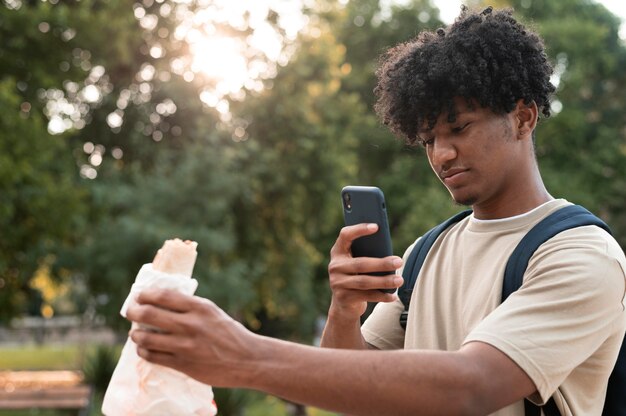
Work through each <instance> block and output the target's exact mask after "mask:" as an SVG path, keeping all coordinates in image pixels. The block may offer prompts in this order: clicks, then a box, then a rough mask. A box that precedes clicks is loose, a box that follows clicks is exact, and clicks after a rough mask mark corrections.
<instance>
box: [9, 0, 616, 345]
mask: <svg viewBox="0 0 626 416" xmlns="http://www.w3.org/2000/svg"><path fill="white" fill-rule="evenodd" d="M21 3H22V7H21V8H18V9H17V10H11V9H10V8H9V7H8V6H7V5H8V4H9V3H8V2H4V3H3V5H2V6H0V37H1V38H2V39H3V42H2V44H1V45H0V74H1V75H0V105H1V106H2V108H3V109H5V116H4V117H3V118H1V119H0V128H2V131H3V132H4V133H3V135H2V137H1V138H0V202H1V203H0V229H1V231H2V238H1V239H0V285H2V289H3V290H1V291H0V305H2V306H1V307H0V318H2V319H5V320H6V319H8V318H10V317H11V316H13V315H15V314H16V313H19V312H23V311H24V310H25V309H26V307H27V305H28V303H29V302H30V303H31V306H32V307H33V308H35V306H36V301H35V300H36V293H32V292H31V291H30V289H29V282H30V280H31V278H32V276H33V274H34V272H35V271H36V270H37V269H38V268H39V267H40V266H41V265H46V266H47V265H50V266H51V267H52V269H51V270H52V274H53V277H54V278H55V279H65V280H67V281H71V282H73V283H74V284H73V287H76V288H80V287H83V288H84V289H83V290H82V291H79V290H76V291H75V293H74V297H75V299H76V301H77V309H78V310H79V311H85V310H89V309H90V308H92V307H95V310H96V312H97V313H98V314H101V315H103V316H105V317H106V318H107V319H108V321H109V322H110V323H112V324H116V325H126V323H124V321H122V320H121V318H120V317H119V314H118V311H119V308H120V306H121V304H122V302H123V300H124V298H125V297H126V295H127V294H128V290H129V288H130V285H131V283H132V281H133V279H134V276H135V274H136V272H137V270H138V269H139V268H140V267H141V265H142V264H143V263H146V262H149V261H150V260H151V258H152V257H153V255H154V253H155V252H156V250H157V249H158V247H159V246H160V245H161V244H162V242H163V240H165V239H167V238H172V237H181V238H186V239H193V240H196V241H198V243H199V247H198V249H199V256H198V261H197V265H196V269H195V272H194V276H195V277H196V278H197V279H198V280H199V281H200V286H199V290H198V294H199V295H202V296H207V297H210V298H211V299H213V300H214V301H216V302H217V303H218V304H219V305H221V306H223V307H224V308H225V309H226V310H227V311H228V312H229V313H231V314H232V315H234V316H235V317H237V318H238V319H240V320H242V321H243V322H245V323H246V324H247V325H248V326H249V327H250V328H252V329H254V330H256V331H258V332H260V333H264V334H269V335H273V336H279V337H284V338H292V339H298V340H306V341H309V340H310V339H311V338H312V335H313V331H314V327H315V320H316V318H317V317H318V316H320V315H323V314H324V313H325V311H326V308H327V306H328V300H329V296H328V295H329V293H328V287H327V272H326V265H327V262H328V252H329V249H330V247H331V246H332V244H333V242H334V240H335V238H336V235H337V232H338V230H339V229H340V227H341V225H342V220H341V208H340V207H341V205H340V200H339V197H338V195H339V191H340V189H341V188H342V187H343V186H344V185H347V184H368V185H377V186H380V187H381V188H383V190H384V191H385V194H386V197H387V205H388V208H389V214H390V223H391V227H392V235H393V238H394V247H395V252H396V254H402V251H403V250H404V249H405V248H406V247H407V246H408V245H409V244H411V243H412V242H413V241H414V239H415V238H416V237H417V236H419V235H420V234H421V233H423V232H424V231H425V230H426V229H428V228H430V227H431V226H432V225H433V224H435V223H437V222H439V221H441V220H442V219H444V218H446V217H448V216H449V215H450V214H452V213H453V212H455V211H457V210H458V209H459V208H458V207H455V206H454V205H453V204H452V203H451V201H450V197H449V195H448V193H447V191H446V190H445V188H444V187H443V186H442V185H441V184H440V183H439V181H438V180H437V178H436V177H435V175H433V174H432V172H431V169H430V167H429V165H428V162H427V160H426V157H425V156H424V155H423V154H422V151H421V149H415V148H407V147H406V146H404V144H403V143H401V142H400V141H398V140H397V139H394V138H393V137H391V135H390V133H389V132H387V130H386V129H384V128H383V127H382V126H380V124H379V122H378V120H377V119H376V117H375V115H374V114H373V110H372V108H371V107H372V105H373V103H374V100H375V97H374V95H373V93H372V90H373V88H374V86H375V77H374V70H375V68H376V62H377V60H378V56H379V55H380V53H382V52H383V51H384V50H385V49H386V48H388V47H390V46H392V45H394V44H396V43H398V42H402V41H405V40H408V39H410V38H412V37H414V36H415V35H416V34H417V33H418V32H420V31H421V30H423V29H434V28H436V27H438V26H441V25H442V23H441V21H440V20H439V13H438V10H437V9H436V8H434V7H433V6H432V5H431V4H430V2H429V1H427V0H413V1H410V2H401V3H398V4H396V3H391V4H390V3H389V2H381V1H379V0H363V1H351V2H348V3H347V4H345V5H343V4H342V3H341V2H336V1H326V0H319V1H316V2H312V3H308V8H307V9H306V14H307V17H308V24H307V25H306V27H305V28H304V29H303V30H302V31H301V33H300V34H299V36H298V38H297V39H296V40H295V41H294V42H293V44H291V45H290V47H289V48H288V49H289V50H290V51H291V56H290V59H289V62H283V61H281V62H282V63H281V65H278V66H277V67H276V68H277V71H276V75H275V76H273V77H271V78H270V79H266V80H265V81H264V86H265V87H264V89H262V90H260V91H259V90H257V89H253V88H246V89H244V91H243V92H244V93H245V94H243V95H245V99H241V98H237V99H234V98H232V97H231V98H229V97H228V96H227V97H225V99H226V100H227V101H228V103H229V110H230V112H229V114H228V115H227V116H226V115H225V114H224V112H223V111H222V112H221V113H220V112H218V111H216V110H215V109H214V108H211V107H209V106H207V105H206V104H204V103H203V101H202V100H200V97H199V92H200V91H201V90H206V91H209V90H211V89H212V88H213V89H214V88H215V87H216V86H215V83H216V80H215V79H212V78H210V77H207V76H203V75H201V74H196V75H195V77H194V79H193V80H190V78H189V77H187V78H185V75H184V74H183V73H182V72H181V71H178V72H176V71H173V70H172V62H173V61H174V60H175V59H177V58H180V59H182V61H184V60H185V59H187V57H188V54H189V45H187V44H186V43H185V42H184V41H183V40H181V39H180V38H179V37H177V36H174V33H175V31H176V28H177V26H178V25H179V24H180V21H178V20H177V13H176V12H171V13H169V14H168V13H165V12H163V11H164V10H165V9H163V7H174V6H176V5H180V4H179V2H158V1H157V2H154V1H148V0H146V1H143V2H137V3H135V4H134V5H130V4H129V3H128V2H125V1H123V0H109V1H96V0H81V1H80V2H60V3H59V4H52V3H51V2H38V1H30V2H25V1H22V2H21ZM187 3H188V4H186V5H185V6H184V7H185V8H186V10H188V11H189V12H190V13H191V12H193V11H194V10H195V9H196V8H197V7H199V4H198V3H196V2H187ZM472 3H475V4H479V3H481V2H479V1H473V2H472ZM11 4H15V2H11ZM495 4H496V5H499V6H502V5H506V4H511V5H512V6H514V8H515V9H516V10H517V13H518V14H519V15H521V16H522V18H523V20H526V21H529V22H531V24H532V25H533V26H534V27H536V28H537V29H539V30H540V32H541V33H542V34H543V36H544V37H545V39H546V42H547V44H548V52H549V54H550V57H551V59H552V60H553V61H554V62H555V63H557V64H558V65H557V68H558V71H559V75H560V78H559V81H560V82H559V88H558V91H557V99H558V100H559V102H560V103H561V104H562V111H560V112H558V113H557V112H556V111H555V114H554V116H553V117H552V119H550V120H546V121H542V122H541V124H540V126H539V129H538V135H537V136H538V140H537V153H538V156H539V160H540V163H541V166H542V170H543V172H544V177H545V180H546V182H547V184H548V186H549V190H550V191H551V192H552V194H553V195H555V196H558V197H560V196H563V197H566V198H568V199H570V200H572V201H574V202H578V203H583V204H584V205H586V206H588V207H589V208H590V209H592V210H594V211H596V212H598V213H599V214H601V215H602V216H603V217H604V218H605V219H606V220H607V221H608V222H609V223H610V224H611V225H612V226H613V228H614V230H615V234H616V235H617V237H618V239H619V240H620V241H621V242H622V243H624V242H625V241H626V214H625V213H624V210H623V204H624V201H625V200H626V183H625V181H626V179H624V178H626V172H625V170H626V163H624V162H625V160H624V159H625V158H626V150H625V149H626V147H625V145H624V143H625V139H626V138H625V131H624V128H623V125H624V120H623V108H624V107H625V103H624V100H625V99H626V98H625V97H624V94H623V91H624V90H625V88H626V75H624V73H623V71H621V70H620V68H623V66H624V64H625V63H626V62H625V61H626V51H625V48H624V44H623V42H622V41H620V40H619V38H618V37H617V31H618V24H619V22H618V20H617V19H616V18H615V17H614V16H612V15H611V14H610V13H609V12H607V11H606V9H604V8H603V7H602V6H599V5H597V4H595V3H589V2H587V1H585V0H567V1H562V2H548V1H539V0H534V1H532V2H528V1H521V0H520V1H517V0H516V1H511V2H505V1H498V2H495ZM176 7H178V6H176ZM181 7H182V6H181ZM172 10H173V9H172ZM141 15H149V16H152V17H153V24H152V23H151V24H150V25H148V26H150V27H149V28H148V26H146V25H144V26H145V27H142V22H141V21H140V20H138V18H137V17H136V16H141ZM249 18H250V16H247V17H244V20H245V19H249ZM266 18H267V20H268V21H269V22H270V23H271V24H272V25H273V26H274V27H275V28H277V30H278V32H279V33H282V35H285V32H284V31H282V32H281V30H282V29H280V27H279V24H278V22H279V21H280V17H279V16H278V15H276V13H273V12H272V13H270V14H269V15H268V16H267V17H266ZM214 23H215V24H214V27H215V30H217V31H221V32H222V33H225V34H228V35H229V36H234V37H239V38H241V39H246V37H247V36H249V35H250V33H251V31H252V28H251V27H247V26H245V25H243V26H241V25H240V26H238V27H231V26H229V24H228V22H226V21H220V22H217V21H216V22H214ZM155 46H158V47H159V48H160V50H162V51H163V55H160V54H158V53H157V54H154V53H152V54H151V50H152V48H153V47H155ZM245 55H246V58H247V59H249V60H255V62H256V63H257V64H258V63H259V62H261V63H267V64H269V65H270V66H271V65H272V62H264V61H263V59H264V58H263V57H262V56H261V54H260V53H259V52H258V51H255V50H254V49H253V48H252V47H250V49H249V50H247V51H246V52H245ZM209 58H210V57H209ZM215 59H218V57H215ZM182 61H181V62H182ZM94 71H95V72H94ZM143 71H146V74H148V75H142V73H143ZM89 86H97V88H98V91H99V95H98V96H97V97H96V98H94V99H91V100H87V99H85V97H84V94H83V93H82V92H81V91H83V89H85V88H87V87H89ZM59 95H60V97H61V98H62V99H63V100H66V102H67V104H68V105H73V106H76V108H77V109H79V110H80V111H79V112H78V114H79V117H78V119H77V120H75V119H72V117H71V115H68V114H65V115H62V116H63V117H64V119H65V120H66V121H67V120H70V125H71V126H72V127H71V128H70V129H68V130H65V132H64V133H63V134H60V135H52V134H51V133H50V132H48V122H49V120H50V118H51V117H52V112H51V111H52V110H51V108H53V107H54V105H52V104H50V103H51V102H52V101H55V99H56V98H54V97H57V98H58V96H59ZM51 97H52V98H51ZM164 106H165V107H164ZM163 108H166V110H163ZM111 114H114V115H117V116H118V117H119V120H120V122H119V123H117V124H116V123H111V122H110V117H111ZM75 118H76V117H75ZM57 121H58V120H57ZM120 123H121V124H120ZM94 156H98V158H97V160H98V163H96V162H94ZM100 162H101V163H100ZM79 173H80V175H79ZM81 176H82V177H81ZM89 178H91V179H89ZM33 305H34V306H33Z"/></svg>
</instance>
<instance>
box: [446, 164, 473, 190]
mask: <svg viewBox="0 0 626 416" xmlns="http://www.w3.org/2000/svg"><path fill="white" fill-rule="evenodd" d="M468 171H469V169H464V168H454V169H448V170H446V171H442V172H441V173H440V174H439V177H440V178H441V180H442V181H443V183H444V184H446V185H447V186H456V185H459V184H460V182H461V181H463V178H464V177H465V176H467V172H468Z"/></svg>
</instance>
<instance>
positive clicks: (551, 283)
mask: <svg viewBox="0 0 626 416" xmlns="http://www.w3.org/2000/svg"><path fill="white" fill-rule="evenodd" d="M568 204H569V203H568V202H567V201H565V200H562V199H561V200H552V201H549V202H547V203H545V204H543V205H542V206H540V207H538V208H536V209H534V210H533V211H531V212H529V213H526V214H523V215H520V216H516V217H512V218H505V219H500V220H492V221H481V220H477V219H475V218H474V217H473V215H470V216H469V217H467V218H465V219H464V220H462V221H461V222H459V223H457V224H455V225H454V226H452V227H451V228H450V229H449V230H447V231H446V232H444V234H442V235H441V236H440V237H439V238H438V239H437V241H436V243H435V244H434V245H433V247H432V248H431V250H430V252H429V254H428V256H427V258H426V261H425V262H424V265H423V267H422V270H421V272H420V275H419V278H418V279H417V283H416V286H415V289H414V291H413V294H412V297H411V306H410V309H409V315H408V323H407V330H406V336H405V332H404V330H403V329H402V328H401V327H400V324H399V321H398V317H399V315H400V313H401V312H402V311H403V309H404V308H403V305H402V303H401V302H400V301H399V300H398V301H395V302H392V303H379V304H378V305H377V306H376V308H375V309H374V311H373V313H372V314H371V315H370V317H369V318H368V319H367V321H366V322H365V323H364V324H363V327H362V333H363V336H364V338H365V340H366V341H367V342H368V343H370V344H372V345H373V346H375V347H377V348H380V349H400V348H406V349H430V350H445V351H456V350H458V349H459V348H461V346H462V345H464V344H466V343H468V342H473V341H480V342H485V343H487V344H490V345H492V346H494V347H496V348H498V349H499V350H500V351H502V352H504V353H505V354H507V355H508V356H509V357H510V358H511V359H512V360H513V361H515V362H516V363H517V364H518V365H519V366H520V367H521V368H522V369H523V370H524V371H525V372H526V373H527V374H528V376H529V377H530V378H531V379H532V380H533V382H534V383H535V385H536V387H537V391H538V395H536V394H535V395H533V396H532V397H530V399H531V400H533V401H534V402H536V403H538V404H543V403H545V402H546V401H547V400H548V399H549V397H550V396H551V395H552V394H554V393H555V391H556V394H555V400H556V403H557V405H558V407H559V409H560V410H561V414H562V415H563V416H566V415H576V416H580V415H585V416H588V415H600V414H601V412H602V407H603V403H604V396H605V394H606V386H607V378H608V375H609V374H610V372H611V370H612V368H613V365H614V363H615V360H616V357H617V354H618V351H619V347H620V345H621V342H622V340H623V337H624V331H625V328H626V312H625V306H626V303H625V291H626V259H625V257H624V253H623V251H622V250H621V248H620V247H619V245H618V244H617V242H616V241H615V240H614V239H613V238H612V237H611V236H610V235H609V234H608V233H607V232H606V231H604V230H602V229H600V228H599V227H596V226H585V227H579V228H575V229H571V230H567V231H564V232H562V233H560V234H558V235H557V236H555V237H553V238H552V239H550V240H549V241H547V242H546V243H544V244H543V245H542V246H541V247H539V249H538V250H537V251H536V252H535V254H534V255H533V257H532V258H531V259H530V262H529V264H528V268H527V269H526V273H525V274H524V283H523V284H522V287H521V288H520V289H519V290H517V291H516V292H514V293H513V294H512V295H511V296H510V297H509V298H508V299H507V300H506V301H505V302H504V303H502V304H500V299H501V291H502V279H503V275H504V268H505V265H506V262H507V260H508V258H509V256H510V255H511V253H512V251H513V249H514V248H515V246H516V245H517V243H518V242H519V241H520V240H521V239H522V237H523V236H524V235H525V234H526V233H527V232H528V231H529V230H530V228H532V226H533V225H535V224H536V223H538V222H539V221H540V220H541V219H543V218H544V217H546V216H547V215H549V214H550V213H551V212H553V211H555V210H557V209H559V208H561V207H563V206H566V205H568ZM411 248H412V247H410V248H409V249H408V250H407V252H406V254H405V257H407V256H408V253H410V250H411ZM400 272H401V271H400ZM557 388H558V391H557ZM452 394H453V393H451V395H452ZM494 415H497V416H524V407H523V402H522V401H520V402H518V403H515V404H513V405H511V406H508V407H506V408H504V409H501V410H499V411H498V412H496V413H494Z"/></svg>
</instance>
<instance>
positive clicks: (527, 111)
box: [515, 99, 539, 140]
mask: <svg viewBox="0 0 626 416" xmlns="http://www.w3.org/2000/svg"><path fill="white" fill-rule="evenodd" d="M515 113H516V118H515V119H516V121H517V137H518V138H519V139H520V140H524V139H531V138H532V134H533V131H534V130H535V127H536V126H537V118H538V117H539V110H538V109H537V104H536V103H535V102H534V101H531V102H530V103H528V104H526V103H524V100H523V99H522V100H518V101H517V105H516V106H515Z"/></svg>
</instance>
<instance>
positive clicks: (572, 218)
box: [398, 205, 626, 416]
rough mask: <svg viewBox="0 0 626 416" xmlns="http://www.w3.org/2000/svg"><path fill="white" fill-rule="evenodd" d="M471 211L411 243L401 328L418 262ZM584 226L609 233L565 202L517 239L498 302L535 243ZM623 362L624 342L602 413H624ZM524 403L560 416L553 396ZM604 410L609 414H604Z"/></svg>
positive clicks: (530, 411) (516, 281)
mask: <svg viewBox="0 0 626 416" xmlns="http://www.w3.org/2000/svg"><path fill="white" fill-rule="evenodd" d="M471 212H472V211H463V212H460V213H458V214H457V215H455V216H454V217H452V218H450V219H448V220H447V221H445V222H443V223H441V224H439V225H438V226H436V227H435V228H433V229H431V230H430V231H428V232H427V233H426V234H424V235H423V236H422V238H421V239H420V240H419V241H418V242H417V243H416V244H415V247H414V248H413V250H412V251H411V254H410V255H409V257H408V259H407V261H406V263H405V265H404V270H403V272H402V277H403V278H404V284H403V285H402V287H401V288H400V289H399V291H398V295H399V297H400V299H401V300H402V303H403V304H404V312H403V313H402V316H401V317H400V324H401V325H402V327H403V328H406V320H407V315H408V309H409V302H410V300H411V293H412V292H413V287H414V286H415V282H416V280H417V276H418V275H419V272H420V270H421V268H422V265H423V264H424V260H425V259H426V255H427V254H428V251H429V250H430V248H431V247H432V246H433V244H434V243H435V241H436V240H437V238H438V237H439V235H441V233H442V232H443V231H445V230H446V229H448V228H449V227H450V226H451V225H453V224H455V223H457V222H459V221H460V220H462V219H463V218H465V217H466V216H468V215H469V214H471ZM586 225H595V226H598V227H600V228H602V229H604V230H606V231H607V232H608V233H611V230H610V229H609V227H608V225H606V224H605V223H604V222H603V221H602V220H601V219H599V218H598V217H596V216H595V215H593V214H592V213H590V212H589V211H587V210H586V209H585V208H583V207H581V206H580V205H569V206H567V207H564V208H561V209H559V210H557V211H555V212H553V213H552V214H550V215H548V216H547V217H546V218H544V219H543V220H541V221H540V222H539V223H538V224H536V225H535V226H534V227H533V228H532V229H531V230H530V231H529V232H528V233H527V234H526V235H525V236H524V237H523V238H522V240H521V241H520V242H519V244H518V245H517V247H515V250H513V253H512V254H511V256H510V257H509V260H508V262H507V264H506V267H505V272H504V282H503V285H502V302H504V301H505V300H506V298H508V297H509V295H511V293H513V292H515V291H516V290H517V289H519V288H520V287H521V285H522V282H523V280H524V273H525V272H526V268H527V267H528V262H529V261H530V258H531V257H532V255H533V254H534V253H535V251H537V249H538V248H539V246H541V245H542V244H543V243H545V242H546V241H548V240H549V239H551V238H552V237H554V236H555V235H557V234H559V233H560V232H562V231H565V230H568V229H571V228H577V227H582V226H586ZM625 361H626V348H625V347H624V344H622V349H621V350H620V353H619V357H618V360H617V364H616V366H615V369H614V370H613V374H611V378H610V379H609V392H608V394H607V399H606V403H605V412H604V413H603V415H606V416H608V415H618V414H619V415H620V416H626V413H621V412H622V411H624V412H626V411H625V410H624V407H625V406H624V404H623V403H624V399H623V398H622V390H621V388H622V387H623V386H624V384H626V362H625ZM618 385H619V386H620V387H619V388H617V390H619V392H617V390H616V392H617V394H615V393H616V392H613V395H615V397H614V398H612V397H611V394H612V390H611V389H612V388H613V390H615V388H616V387H617V386H618ZM618 395H619V397H618ZM611 400H613V401H614V403H615V404H613V406H611ZM524 405H525V406H524V407H525V413H526V415H527V416H530V415H540V414H541V409H543V411H544V414H545V415H547V416H560V412H559V410H558V408H557V406H556V403H555V401H554V398H550V400H548V402H547V403H546V405H545V406H543V407H542V408H540V407H539V406H536V405H535V404H533V403H531V402H529V401H527V400H526V401H525V403H524ZM607 409H613V410H607ZM618 409H620V410H618ZM607 411H608V412H609V413H606V412H607ZM615 412H620V413H615Z"/></svg>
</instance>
